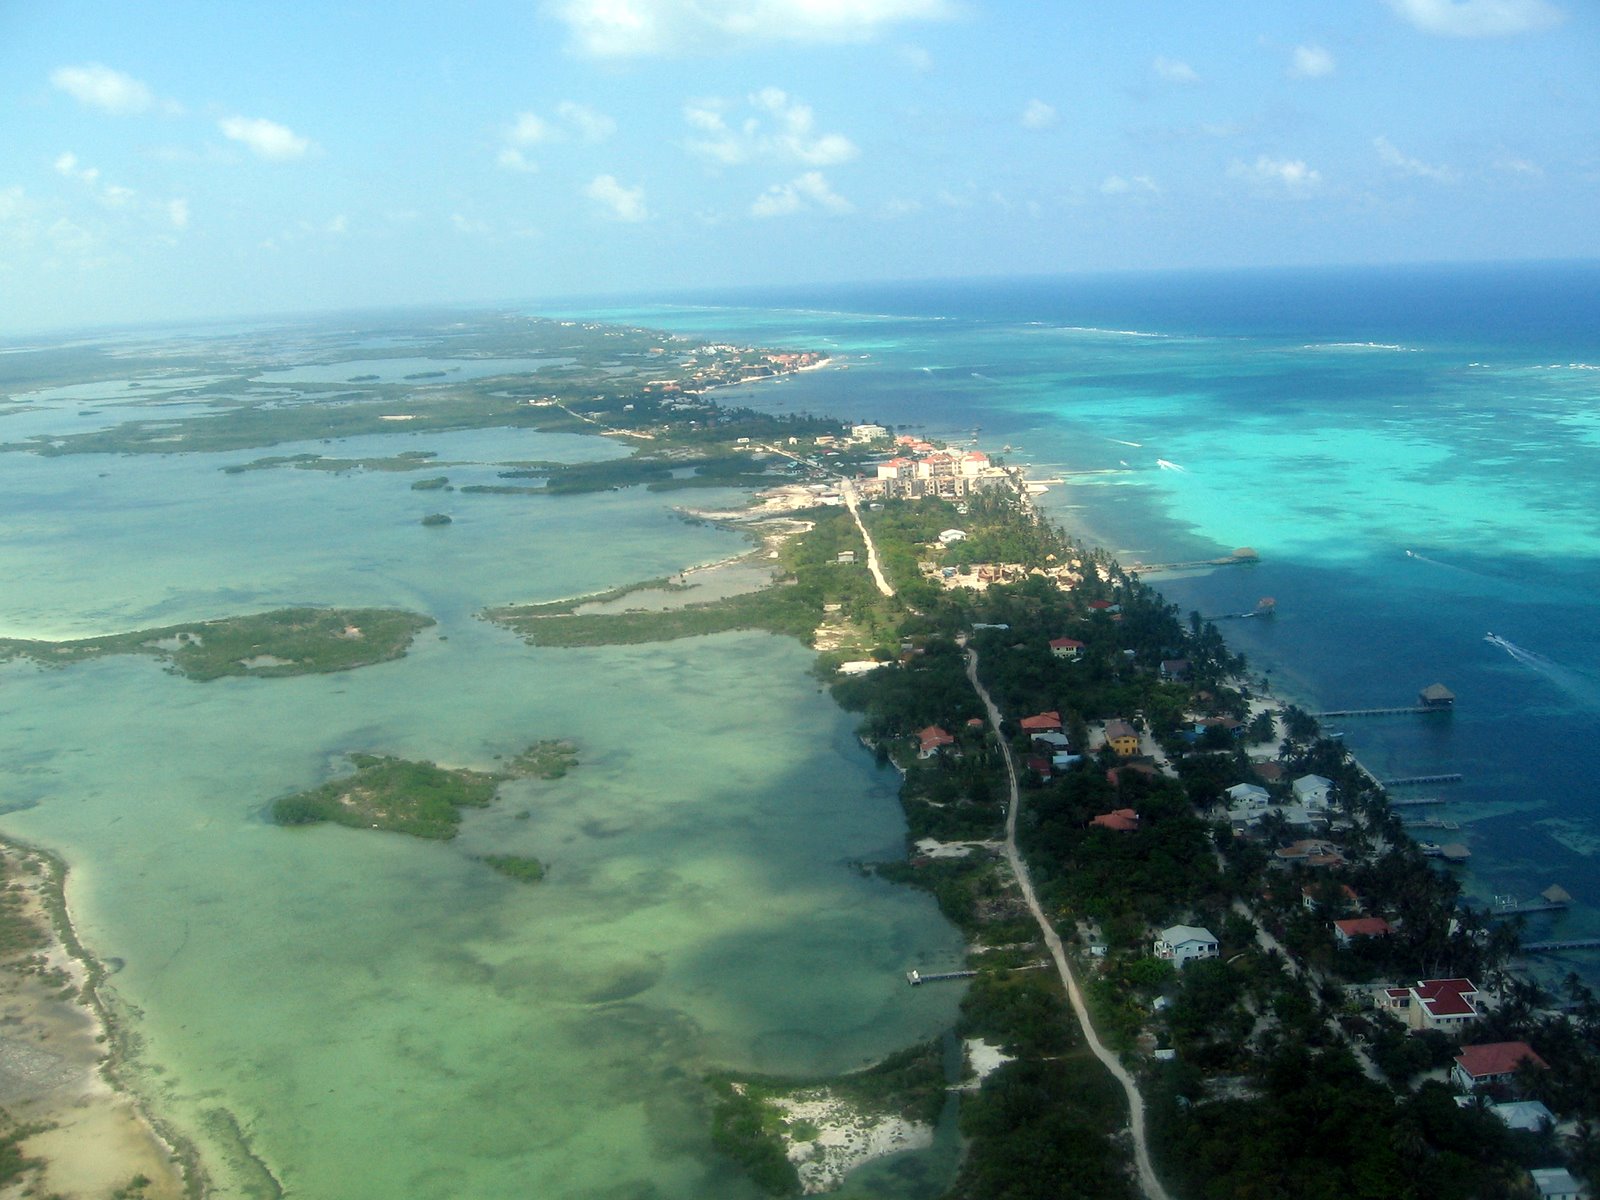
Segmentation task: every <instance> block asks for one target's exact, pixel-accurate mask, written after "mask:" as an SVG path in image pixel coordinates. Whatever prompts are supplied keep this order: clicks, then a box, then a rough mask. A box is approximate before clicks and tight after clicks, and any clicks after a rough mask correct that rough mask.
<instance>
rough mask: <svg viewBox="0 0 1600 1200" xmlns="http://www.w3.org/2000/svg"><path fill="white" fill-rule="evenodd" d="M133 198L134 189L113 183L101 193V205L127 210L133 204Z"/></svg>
mask: <svg viewBox="0 0 1600 1200" xmlns="http://www.w3.org/2000/svg"><path fill="white" fill-rule="evenodd" d="M133 197H134V191H133V189H132V188H130V187H122V186H121V185H120V184H115V183H113V184H108V185H107V186H106V188H105V190H104V191H102V192H101V193H100V203H102V204H104V205H105V206H106V207H107V208H126V207H127V206H128V205H129V204H131V203H132V202H133Z"/></svg>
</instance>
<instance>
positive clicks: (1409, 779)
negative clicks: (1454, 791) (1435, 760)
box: [1378, 772, 1466, 803]
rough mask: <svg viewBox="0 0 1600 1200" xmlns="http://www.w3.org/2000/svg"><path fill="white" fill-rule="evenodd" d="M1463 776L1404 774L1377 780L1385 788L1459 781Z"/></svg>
mask: <svg viewBox="0 0 1600 1200" xmlns="http://www.w3.org/2000/svg"><path fill="white" fill-rule="evenodd" d="M1464 778H1466V776H1464V775H1459V774H1456V773H1454V772H1452V773H1449V774H1445V775H1405V776H1402V777H1401V778H1399V779H1380V780H1378V782H1379V783H1380V784H1382V785H1383V786H1384V787H1386V788H1397V787H1420V786H1421V785H1422V784H1425V783H1460V782H1461V781H1462V780H1463V779H1464ZM1391 803H1393V801H1391Z"/></svg>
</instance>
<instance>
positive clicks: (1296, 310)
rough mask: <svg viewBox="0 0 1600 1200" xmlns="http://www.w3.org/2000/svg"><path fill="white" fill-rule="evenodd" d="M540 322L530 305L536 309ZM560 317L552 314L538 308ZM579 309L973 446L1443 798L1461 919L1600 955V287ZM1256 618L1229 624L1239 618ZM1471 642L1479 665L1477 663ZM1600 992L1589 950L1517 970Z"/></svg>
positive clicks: (1460, 278) (974, 291)
mask: <svg viewBox="0 0 1600 1200" xmlns="http://www.w3.org/2000/svg"><path fill="white" fill-rule="evenodd" d="M546 311H555V310H554V309H546ZM563 311H568V310H563ZM584 311H585V312H586V313H587V315H591V316H596V317H601V318H606V319H613V320H625V321H630V322H636V323H639V324H647V325H652V326H657V327H663V328H668V329H672V330H675V331H679V332H683V333H692V334H696V335H718V336H726V337H728V338H731V339H736V340H752V341H761V342H765V343H769V344H773V343H781V344H792V345H795V346H804V347H812V348H817V349H822V350H826V351H828V352H829V353H830V354H831V355H832V356H833V362H832V364H831V365H830V366H829V367H828V368H826V369H824V370H821V371H817V372H812V373H808V374H805V375H802V376H799V377H792V378H788V379H784V380H783V381H781V382H778V383H767V384H762V385H758V386H755V387H752V388H748V389H744V390H742V391H740V392H738V393H735V394H733V395H729V396H727V397H726V398H727V399H728V400H730V401H735V400H736V401H740V402H743V403H747V404H750V405H752V406H754V407H761V408H772V409H785V410H797V411H807V412H817V413H825V414H829V415H833V416H838V417H842V418H846V419H852V420H874V421H880V422H883V423H886V424H891V425H895V426H902V427H909V428H912V429H916V430H919V431H921V432H924V433H925V434H926V435H928V436H934V437H941V438H944V439H947V440H952V441H963V442H964V441H967V440H970V439H976V440H977V441H978V443H979V444H981V445H982V446H983V447H984V448H986V449H988V450H989V451H990V452H991V453H995V452H999V453H1001V454H1002V456H1003V457H1004V458H1005V459H1006V460H1007V461H1008V462H1011V463H1020V464H1026V465H1027V466H1028V467H1029V468H1030V471H1031V475H1032V476H1033V477H1034V478H1035V479H1039V480H1048V481H1053V482H1050V484H1049V491H1048V492H1047V493H1046V494H1045V495H1044V496H1043V497H1042V498H1041V501H1040V503H1041V506H1042V507H1043V508H1044V510H1045V511H1046V512H1048V513H1049V514H1050V515H1051V516H1053V517H1054V518H1055V519H1057V520H1059V521H1061V522H1062V523H1064V524H1066V525H1067V526H1069V527H1070V528H1073V529H1075V530H1077V531H1079V532H1080V533H1081V534H1082V535H1083V536H1085V537H1087V538H1089V539H1091V540H1094V541H1096V542H1099V543H1101V544H1103V545H1107V546H1109V547H1111V548H1112V549H1114V550H1115V551H1116V552H1117V554H1118V555H1119V556H1120V557H1121V559H1122V560H1123V561H1124V562H1125V563H1130V564H1131V563H1150V564H1156V563H1170V562H1179V561H1190V560H1197V559H1205V558H1212V557H1216V556H1219V555H1225V554H1227V553H1229V552H1231V551H1232V550H1234V549H1235V548H1238V547H1244V546H1248V547H1250V548H1252V549H1254V550H1255V551H1257V553H1258V554H1259V556H1260V561H1259V563H1258V564H1257V565H1254V566H1248V567H1227V568H1218V569H1211V570H1202V571H1184V572H1167V573H1153V574H1152V575H1151V576H1150V578H1151V581H1152V582H1153V583H1155V584H1156V585H1157V586H1159V587H1160V588H1161V590H1162V591H1163V592H1164V593H1165V595H1166V596H1167V597H1168V598H1169V599H1170V600H1171V601H1172V602H1173V603H1175V604H1177V605H1178V606H1179V607H1180V608H1181V609H1182V610H1183V611H1184V612H1185V613H1187V612H1190V611H1199V612H1200V613H1202V614H1203V615H1205V616H1208V617H1216V618H1219V619H1221V621H1220V624H1221V627H1222V628H1223V630H1224V632H1225V633H1226V635H1227V636H1228V638H1229V639H1230V641H1231V642H1232V644H1233V645H1234V646H1235V647H1236V648H1237V649H1239V650H1241V651H1243V652H1244V653H1245V654H1246V655H1247V656H1248V658H1249V660H1250V663H1251V667H1252V671H1253V672H1254V673H1256V674H1258V675H1263V676H1265V677H1266V679H1267V680H1268V681H1269V682H1270V686H1271V688H1272V690H1273V691H1274V692H1276V693H1277V694H1279V695H1281V696H1283V697H1285V698H1287V699H1290V700H1293V701H1296V702H1298V703H1300V704H1301V705H1303V706H1304V707H1306V708H1308V709H1310V710H1312V711H1318V712H1321V711H1328V710H1340V709H1352V708H1378V707H1391V706H1406V705H1412V704H1415V703H1416V697H1417V692H1418V691H1419V689H1421V688H1423V687H1425V686H1427V685H1429V684H1432V683H1443V684H1444V685H1446V686H1447V687H1448V688H1449V689H1450V690H1451V691H1453V692H1454V693H1455V695H1456V697H1457V699H1456V707H1455V711H1454V713H1453V714H1452V715H1449V716H1438V715H1428V716H1419V715H1398V716H1388V717H1377V718H1352V719H1348V720H1344V719H1333V720H1329V721H1327V722H1325V723H1324V724H1325V727H1326V728H1328V729H1330V730H1332V731H1336V732H1339V733H1341V734H1342V736H1343V737H1344V739H1345V741H1346V742H1347V744H1348V745H1349V746H1350V747H1351V748H1352V750H1353V751H1354V752H1355V753H1356V754H1357V756H1358V757H1359V758H1360V759H1361V760H1362V762H1363V763H1365V764H1366V765H1367V766H1368V767H1369V768H1370V769H1371V770H1372V771H1373V772H1374V773H1375V774H1377V775H1378V776H1380V777H1382V778H1386V779H1392V778H1400V777H1414V776H1426V775H1439V774H1445V775H1453V774H1459V775H1460V776H1461V777H1462V778H1461V780H1460V782H1456V783H1445V784H1437V785H1431V786H1429V787H1426V788H1416V787H1413V788H1404V789H1397V790H1396V793H1395V794H1396V795H1397V796H1400V797H1406V798H1413V799H1438V800H1442V801H1444V803H1443V804H1439V805H1435V806H1426V807H1418V808H1415V809H1409V810H1407V811H1408V812H1415V813H1419V814H1423V813H1425V814H1426V815H1427V817H1428V818H1431V819H1432V820H1434V821H1438V822H1441V823H1442V826H1440V827H1437V828H1429V829H1425V830H1423V829H1419V830H1418V831H1417V837H1418V839H1419V840H1430V841H1441V842H1450V841H1459V842H1462V843H1464V844H1465V845H1466V846H1467V847H1468V848H1469V849H1470V850H1471V852H1472V857H1471V860H1470V862H1469V863H1467V864H1466V865H1465V866H1463V867H1457V868H1452V869H1454V870H1456V871H1457V872H1458V874H1459V875H1460V878H1461V882H1462V885H1463V888H1464V891H1465V893H1466V895H1467V896H1468V897H1469V898H1470V899H1471V900H1472V901H1473V902H1475V903H1478V904H1482V905H1488V904H1492V903H1497V902H1498V903H1501V904H1509V903H1513V902H1515V903H1519V904H1527V903H1529V902H1531V901H1533V900H1534V899H1535V898H1536V897H1537V895H1538V894H1539V893H1540V892H1542V891H1543V890H1544V889H1546V888H1548V887H1550V886H1551V885H1553V884H1555V885H1560V886H1561V887H1562V888H1564V889H1565V890H1566V891H1567V892H1569V893H1570V894H1571V896H1572V897H1573V904H1572V906H1571V908H1570V909H1569V910H1568V911H1565V912H1560V913H1554V914H1551V913H1544V914H1540V915H1537V916H1532V917H1529V918H1528V919H1527V920H1528V925H1527V930H1526V933H1525V939H1526V940H1530V941H1537V940H1549V939H1554V938H1578V937H1594V936H1596V935H1600V784H1597V782H1596V777H1595V769H1594V764H1593V762H1592V760H1591V758H1590V755H1591V754H1592V753H1593V752H1594V749H1595V748H1596V746H1597V745H1600V638H1597V635H1596V630H1597V628H1600V265H1596V264H1593V263H1577V264H1573V263H1560V264H1517V265H1486V266H1432V267H1405V268H1399V267H1395V268H1384V269H1371V268H1362V269H1355V268H1351V269H1322V270H1281V271H1257V272H1228V273H1223V272H1186V273H1159V274H1156V273H1152V274H1147V275H1118V276H1106V277H1098V278H1097V277H1084V278H1072V279H1029V280H973V281H966V282H938V283H906V284H896V285H870V286H869V285H854V286H837V287H809V288H790V289H783V290H763V291H760V292H748V293H743V294H734V295H730V294H729V293H727V292H719V293H717V294H715V295H685V296H677V297H672V298H671V302H667V303H663V302H661V301H660V300H659V299H655V300H652V301H651V302H649V303H638V304H627V305H624V304H619V303H616V302H614V301H613V302H607V303H604V304H593V303H591V304H589V305H586V306H584ZM1265 596H1270V597H1272V598H1273V599H1274V600H1275V601H1276V612H1275V615H1274V616H1273V617H1271V618H1270V619H1228V618H1230V616H1231V615H1233V614H1240V613H1245V612H1249V611H1251V610H1252V609H1254V607H1255V606H1256V604H1257V602H1258V600H1259V599H1260V598H1262V597H1265ZM1489 633H1493V634H1495V635H1496V638H1497V640H1496V641H1488V640H1486V635H1487V634H1489ZM1529 966H1530V969H1532V970H1533V971H1534V972H1535V973H1537V974H1538V975H1540V976H1541V977H1543V978H1545V979H1547V980H1551V981H1554V980H1559V979H1560V978H1561V977H1563V976H1565V975H1566V974H1567V973H1568V972H1569V971H1574V970H1576V971H1578V972H1579V973H1580V974H1582V975H1583V976H1585V977H1586V978H1587V979H1589V980H1590V981H1591V982H1600V956H1597V955H1596V954H1595V952H1593V951H1589V952H1576V953H1570V954H1564V955H1560V956H1540V957H1538V958H1535V959H1533V960H1531V961H1530V964H1529Z"/></svg>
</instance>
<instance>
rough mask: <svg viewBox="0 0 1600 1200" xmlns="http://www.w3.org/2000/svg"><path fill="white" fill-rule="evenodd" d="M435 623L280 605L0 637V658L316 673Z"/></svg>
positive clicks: (362, 660) (217, 673)
mask: <svg viewBox="0 0 1600 1200" xmlns="http://www.w3.org/2000/svg"><path fill="white" fill-rule="evenodd" d="M433 624H434V620H433V618H432V617H426V616H423V615H421V614H420V613H411V612H404V611H401V610H398V609H386V608H280V609H277V610H275V611H273V612H266V613H255V614H252V615H250V616H242V617H221V618H218V619H216V620H211V621H195V622H189V623H185V624H182V625H166V626H163V627H161V628H159V629H141V630H137V631H135V632H132V633H113V634H107V635H105V636H103V637H92V638H77V639H74V640H71V641H59V642H52V641H42V640H34V639H30V638H0V662H3V661H5V660H7V659H13V658H30V659H32V660H33V661H35V662H37V663H41V664H44V665H46V666H65V665H67V664H69V663H76V662H82V661H83V660H84V659H89V658H101V657H104V656H106V655H110V654H148V655H150V656H151V657H153V658H159V659H162V660H164V661H166V662H167V663H169V664H170V667H171V669H172V670H173V671H174V672H175V673H177V674H179V675H185V676H187V677H188V678H190V679H194V680H198V681H201V682H204V681H206V680H210V679H220V678H222V677H223V676H225V675H245V676H254V677H257V678H282V677H285V676H291V675H320V674H326V673H328V672H332V671H350V670H354V669H355V668H357V667H367V666H372V665H373V664H375V663H381V662H388V661H390V660H391V659H396V658H402V657H404V655H405V653H406V651H407V650H408V649H409V648H410V646H411V641H412V639H413V638H414V637H416V635H417V634H418V633H420V632H421V631H422V630H424V629H427V628H428V627H429V626H431V625H433Z"/></svg>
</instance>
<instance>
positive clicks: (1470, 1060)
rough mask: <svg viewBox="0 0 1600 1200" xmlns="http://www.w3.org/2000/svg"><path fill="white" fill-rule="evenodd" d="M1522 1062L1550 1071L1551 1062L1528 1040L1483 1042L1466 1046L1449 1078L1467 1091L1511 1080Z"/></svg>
mask: <svg viewBox="0 0 1600 1200" xmlns="http://www.w3.org/2000/svg"><path fill="white" fill-rule="evenodd" d="M1523 1063H1532V1064H1533V1065H1534V1066H1535V1067H1539V1068H1541V1069H1545V1070H1548V1069H1549V1066H1550V1064H1549V1063H1547V1062H1545V1061H1544V1059H1542V1058H1540V1057H1539V1056H1538V1055H1537V1054H1535V1053H1534V1050H1533V1047H1532V1046H1530V1045H1528V1043H1527V1042H1483V1043H1481V1044H1479V1045H1476V1046H1463V1047H1461V1053H1460V1054H1458V1055H1456V1065H1455V1066H1454V1067H1452V1068H1450V1078H1451V1079H1453V1080H1455V1082H1456V1083H1457V1084H1458V1085H1459V1086H1460V1087H1462V1088H1464V1089H1465V1090H1467V1091H1472V1090H1473V1089H1474V1088H1480V1087H1487V1086H1488V1085H1489V1084H1492V1083H1510V1082H1511V1081H1512V1079H1514V1078H1515V1077H1516V1074H1517V1070H1518V1068H1519V1067H1521V1066H1522V1064H1523Z"/></svg>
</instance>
